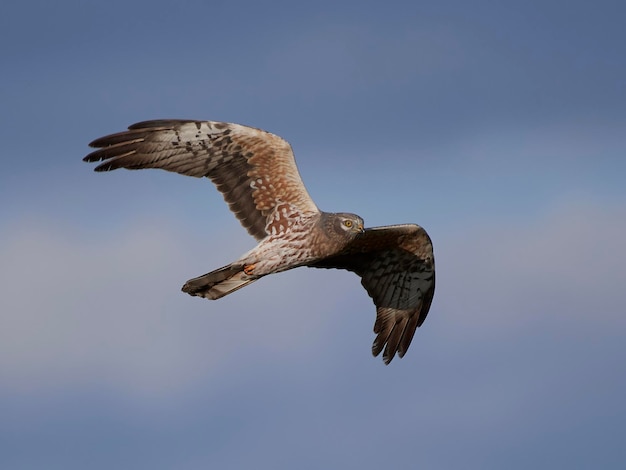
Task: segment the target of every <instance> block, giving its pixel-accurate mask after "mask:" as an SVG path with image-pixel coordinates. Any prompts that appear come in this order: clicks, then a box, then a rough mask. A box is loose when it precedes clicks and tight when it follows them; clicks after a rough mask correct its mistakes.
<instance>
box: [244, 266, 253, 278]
mask: <svg viewBox="0 0 626 470" xmlns="http://www.w3.org/2000/svg"><path fill="white" fill-rule="evenodd" d="M255 266H256V265H255V264H246V265H245V266H244V267H243V272H244V273H246V274H247V275H248V276H252V273H253V272H254V267H255Z"/></svg>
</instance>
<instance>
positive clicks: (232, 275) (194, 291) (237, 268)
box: [182, 263, 258, 300]
mask: <svg viewBox="0 0 626 470" xmlns="http://www.w3.org/2000/svg"><path fill="white" fill-rule="evenodd" d="M243 268H244V266H243V264H237V263H233V264H229V265H228V266H224V267H223V268H219V269H216V270H215V271H211V272H210V273H207V274H204V275H202V276H199V277H196V278H193V279H189V280H188V281H187V282H186V283H185V285H184V286H183V289H182V290H183V292H187V293H188V294H189V295H197V296H198V297H204V298H205V299H212V300H215V299H219V298H221V297H224V296H225V295H228V294H230V293H231V292H234V291H236V290H237V289H241V288H242V287H245V286H247V285H248V284H250V283H251V282H254V281H256V280H257V279H258V277H251V276H248V275H247V274H246V273H245V272H244V271H243Z"/></svg>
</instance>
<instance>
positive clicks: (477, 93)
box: [0, 0, 626, 469]
mask: <svg viewBox="0 0 626 470" xmlns="http://www.w3.org/2000/svg"><path fill="white" fill-rule="evenodd" d="M1 9H2V12H1V13H2V14H0V57H1V58H2V65H3V66H2V83H3V86H2V87H0V101H1V102H2V110H3V112H2V113H0V119H2V125H1V126H0V139H1V141H2V142H3V149H2V153H1V158H2V160H1V161H2V166H3V169H2V171H1V172H0V201H1V204H0V326H1V327H0V416H2V419H1V420H0V467H2V468H7V469H9V468H10V469H36V468H46V469H57V468H58V469H73V468H76V469H83V468H93V469H100V468H102V469H105V468H106V469H109V468H129V469H130V468H153V469H170V468H176V469H196V468H223V469H231V468H232V469H235V468H272V469H275V468H304V469H308V468H311V469H314V468H337V467H340V466H342V467H346V466H347V467H351V468H361V469H369V468H372V469H373V468H376V469H378V468H385V467H396V466H398V467H405V468H427V469H455V468H476V469H485V468H512V469H516V468H519V469H522V468H524V469H526V468H618V467H620V466H621V465H622V464H623V462H624V461H625V460H626V450H625V447H624V442H623V436H624V435H626V405H625V404H624V399H623V397H624V396H625V395H626V376H625V374H624V363H626V346H625V345H624V331H626V319H625V318H626V317H625V316H624V312H625V311H626V294H625V292H624V288H623V286H624V283H625V282H626V271H625V270H624V265H625V263H626V250H625V249H624V232H625V231H626V190H625V189H624V186H625V185H624V181H625V180H626V132H625V131H624V129H625V128H626V107H625V106H624V103H626V86H625V85H624V84H625V83H626V60H625V59H624V58H625V57H626V32H625V30H624V27H623V18H624V16H625V14H626V7H625V6H624V4H623V2H618V1H598V2H594V3H593V4H591V3H590V2H578V1H568V2H566V1H542V2H538V1H527V2H490V1H476V2H460V1H450V2H445V3H444V2H432V1H424V2H358V3H357V2H339V3H337V2H324V1H320V2H315V3H309V4H306V5H305V4H304V3H303V4H299V3H296V2H273V3H272V2H270V3H264V4H262V3H260V2H245V1H242V2H230V3H229V2H221V3H219V4H212V2H202V1H181V2H177V3H176V4H173V3H171V2H167V3H166V2H161V1H159V0H157V1H152V2H128V1H125V2H121V1H110V2H98V3H95V2H70V1H59V2H28V1H26V2H20V3H19V4H18V3H17V2H14V3H12V4H10V5H4V6H3V7H2V8H1ZM154 118H192V119H212V120H224V121H232V122H238V123H241V124H248V125H253V126H255V127H260V128H263V129H266V130H269V131H271V132H274V133H276V134H279V135H281V136H283V137H284V138H286V139H287V140H289V141H290V143H291V144H292V146H293V147H294V150H295V153H296V157H297V161H298V165H299V168H300V171H301V173H302V176H303V179H304V181H305V183H306V185H307V187H308V188H309V192H310V193H311V195H312V196H313V198H314V199H315V200H316V202H317V203H318V205H319V206H320V207H321V208H322V209H325V210H330V211H351V212H356V213H358V214H359V215H361V216H362V217H363V218H364V219H365V221H366V224H367V225H369V226H374V225H385V224H394V223H402V222H415V223H418V224H420V225H422V226H424V227H425V228H426V229H427V230H428V232H429V233H430V235H431V237H432V238H433V241H434V246H435V256H436V261H437V279H438V285H437V290H436V293H435V299H434V301H433V305H432V308H431V313H430V315H429V317H428V320H427V321H426V322H425V324H424V325H423V326H422V328H420V330H418V332H417V334H416V336H415V338H414V340H413V344H412V346H411V348H410V350H409V352H408V353H407V355H406V356H405V358H403V359H402V360H395V361H394V362H393V363H392V364H391V365H390V366H388V367H385V366H384V365H383V364H382V361H381V360H380V358H378V359H374V358H372V357H371V355H370V352H369V351H370V345H371V342H372V340H373V333H372V331H371V329H372V326H373V322H374V308H373V305H372V304H371V300H370V299H369V298H368V297H367V295H366V293H365V291H364V290H363V289H362V288H361V287H360V284H359V281H358V279H357V278H356V276H354V275H352V274H350V273H347V272H334V271H325V270H323V271H317V270H307V269H299V270H295V271H291V272H288V273H282V274H279V275H276V276H272V277H269V278H265V279H263V280H262V281H260V282H258V283H255V284H253V285H251V286H250V287H247V288H246V289H243V290H241V291H239V292H237V293H236V294H234V295H232V296H228V297H226V298H224V299H221V300H219V301H216V302H209V301H204V300H202V299H197V298H192V297H189V296H186V295H184V294H182V293H181V292H180V286H181V285H182V283H184V281H186V280H187V279H188V278H190V277H194V276H196V275H199V274H202V273H205V272H207V271H209V270H211V269H214V268H216V267H219V266H221V265H223V264H226V263H228V262H230V261H232V260H233V259H235V258H236V257H238V256H239V255H240V254H241V253H243V252H245V251H247V250H248V249H250V248H251V247H252V246H253V240H252V239H251V238H250V237H248V235H247V234H246V233H245V231H244V230H243V229H242V228H241V227H240V226H239V224H238V222H237V221H236V220H235V218H234V217H233V216H232V215H231V214H230V213H229V211H228V209H227V207H226V205H225V204H224V203H223V201H222V199H221V197H220V195H219V193H218V192H217V191H216V190H215V189H214V188H213V187H212V185H211V184H210V183H209V182H208V181H200V180H195V179H191V178H184V177H181V176H178V175H173V174H168V173H165V172H158V171H145V172H128V171H117V172H113V173H110V174H96V173H94V172H93V171H91V170H92V168H91V167H90V166H89V165H87V164H85V163H83V162H82V161H81V159H82V157H83V156H84V155H85V154H86V153H87V152H88V151H89V149H88V147H87V143H88V142H90V141H91V140H93V139H94V138H96V137H99V136H102V135H105V134H108V133H111V132H117V131H120V130H123V129H124V128H125V127H126V126H127V125H129V124H132V123H133V122H136V121H141V120H146V119H154Z"/></svg>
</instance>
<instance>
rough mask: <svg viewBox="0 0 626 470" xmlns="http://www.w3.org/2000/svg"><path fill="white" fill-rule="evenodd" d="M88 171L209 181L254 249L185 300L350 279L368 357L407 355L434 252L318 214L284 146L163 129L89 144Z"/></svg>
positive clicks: (198, 124) (419, 239)
mask: <svg viewBox="0 0 626 470" xmlns="http://www.w3.org/2000/svg"><path fill="white" fill-rule="evenodd" d="M90 145H91V146H92V147H96V148H98V150H96V151H94V152H92V153H90V154H89V155H87V156H86V157H85V158H84V160H85V161H87V162H98V161H102V162H103V163H101V164H100V165H98V166H97V167H96V168H95V170H96V171H108V170H115V169H116V168H127V169H129V170H138V169H142V168H161V169H163V170H167V171H173V172H176V173H180V174H183V175H188V176H195V177H198V178H199V177H202V176H206V177H208V178H209V179H210V180H211V181H213V183H215V185H216V186H217V189H218V190H219V191H220V192H221V193H222V194H223V195H224V199H225V200H226V202H227V203H228V205H229V206H230V209H231V210H232V211H233V212H234V213H235V216H236V217H237V218H238V219H239V221H240V222H241V224H242V225H243V226H244V227H245V228H246V230H248V232H249V233H250V235H252V236H253V237H254V238H256V239H257V240H258V242H259V243H258V245H257V246H256V247H255V248H253V249H252V250H250V251H249V252H247V253H246V254H244V255H243V256H241V257H240V258H239V259H238V260H237V261H235V262H233V263H231V264H229V265H228V266H224V267H222V268H219V269H217V270H215V271H212V272H210V273H208V274H205V275H203V276H200V277H196V278H194V279H190V280H189V281H187V282H186V283H185V285H184V286H183V291H184V292H187V293H188V294H190V295H196V296H199V297H205V298H207V299H219V298H220V297H223V296H225V295H227V294H230V293H231V292H233V291H235V290H237V289H240V288H242V287H244V286H246V285H247V284H250V283H251V282H254V281H256V280H257V279H260V278H261V277H263V276H266V275H268V274H272V273H276V272H280V271H285V270H287V269H292V268H295V267H298V266H309V267H314V268H338V269H347V270H349V271H353V272H355V273H356V274H357V275H359V276H360V277H361V283H362V284H363V287H365V289H366V290H367V293H368V294H369V295H370V297H372V299H373V300H374V304H376V322H375V324H374V333H376V335H377V336H376V339H375V340H374V344H373V345H372V353H373V354H374V355H375V356H377V355H378V354H380V352H381V351H383V349H384V352H383V360H384V362H385V363H386V364H388V363H389V362H391V360H392V359H393V357H394V356H395V354H396V353H397V354H398V356H400V357H402V356H404V354H405V353H406V351H407V349H408V348H409V345H410V344H411V340H412V339H413V335H414V334H415V330H416V329H417V327H419V326H420V325H421V324H422V323H423V322H424V319H425V318H426V314H427V313H428V309H429V308H430V303H431V301H432V298H433V293H434V290H435V264H434V257H433V248H432V244H431V241H430V238H429V237H428V235H427V234H426V231H425V230H424V229H423V228H421V227H420V226H418V225H414V224H406V225H391V226H386V227H375V228H367V229H364V228H363V219H361V217H359V216H358V215H354V214H349V213H341V212H340V213H329V212H322V211H320V210H319V209H318V208H317V206H316V205H315V203H314V202H313V200H312V199H311V197H310V196H309V194H308V192H307V190H306V188H305V187H304V184H303V183H302V180H301V179H300V175H299V173H298V170H297V168H296V163H295V159H294V156H293V152H292V150H291V146H290V145H289V144H288V143H287V142H286V141H285V140H283V139H281V138H280V137H278V136H276V135H274V134H270V133H268V132H265V131H262V130H260V129H255V128H252V127H246V126H241V125H238V124H230V123H225V122H213V121H180V120H160V121H147V122H140V123H138V124H133V125H132V126H130V127H129V128H128V131H126V132H120V133H118V134H112V135H108V136H106V137H101V138H100V139H96V140H94V141H93V142H91V144H90Z"/></svg>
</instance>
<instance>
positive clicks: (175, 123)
mask: <svg viewBox="0 0 626 470" xmlns="http://www.w3.org/2000/svg"><path fill="white" fill-rule="evenodd" d="M89 145H90V146H92V147H98V148H99V150H96V151H94V152H92V153H90V154H89V155H87V156H86V157H85V158H84V159H83V160H84V161H87V162H97V161H103V163H101V164H100V165H98V166H97V167H96V168H95V170H96V171H108V170H115V169H116V168H127V169H129V170H138V169H142V168H161V169H163V170H167V171H173V172H176V173H180V174H183V175H188V176H195V177H202V176H206V177H208V178H210V179H211V181H213V183H215V185H216V186H217V189H218V190H219V191H220V192H221V193H222V194H223V195H224V199H225V200H226V202H227V203H228V205H229V207H230V209H231V210H232V211H233V212H234V213H235V216H236V217H237V218H238V219H239V221H240V222H241V224H242V225H243V226H244V227H245V228H246V230H248V232H249V233H250V235H252V236H253V237H255V238H256V239H257V240H260V239H262V238H264V237H265V236H266V235H267V234H268V231H269V230H270V228H271V224H272V223H278V222H277V221H280V219H281V218H282V217H285V214H288V216H289V217H298V216H302V215H310V214H314V213H317V212H319V211H318V209H317V206H316V205H315V203H314V202H313V200H312V199H311V197H310V196H309V194H308V192H307V190H306V188H305V187H304V184H303V183H302V179H301V178H300V174H299V173H298V169H297V168H296V162H295V159H294V156H293V151H292V150H291V146H290V145H289V143H288V142H286V141H285V140H283V139H281V138H280V137H278V136H276V135H274V134H270V133H269V132H265V131H262V130H260V129H255V128H252V127H247V126H242V125H239V124H231V123H225V122H214V121H180V120H159V121H145V122H140V123H137V124H133V125H132V126H130V127H129V128H128V131H125V132H120V133H118V134H112V135H108V136H105V137H101V138H99V139H96V140H94V141H93V142H91V143H90V144H89Z"/></svg>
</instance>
